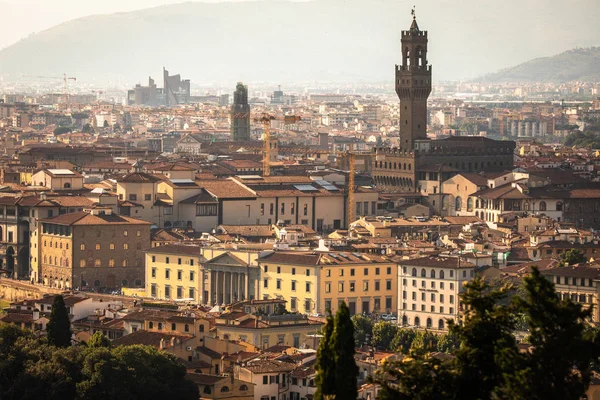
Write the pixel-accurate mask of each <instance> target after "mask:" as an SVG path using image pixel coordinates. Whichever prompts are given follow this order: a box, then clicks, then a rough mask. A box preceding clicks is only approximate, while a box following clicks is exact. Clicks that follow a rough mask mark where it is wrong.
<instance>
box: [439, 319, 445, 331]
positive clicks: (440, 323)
mask: <svg viewBox="0 0 600 400" xmlns="http://www.w3.org/2000/svg"><path fill="white" fill-rule="evenodd" d="M438 329H439V330H443V329H444V320H443V319H441V318H440V321H439V322H438Z"/></svg>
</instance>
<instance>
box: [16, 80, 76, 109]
mask: <svg viewBox="0 0 600 400" xmlns="http://www.w3.org/2000/svg"><path fill="white" fill-rule="evenodd" d="M21 77H23V78H36V79H61V80H62V81H63V97H64V99H65V109H68V108H69V107H70V104H69V95H68V91H67V83H68V81H73V82H75V81H76V80H77V78H75V77H72V76H67V74H66V73H65V74H63V76H32V75H21Z"/></svg>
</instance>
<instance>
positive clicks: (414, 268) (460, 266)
mask: <svg viewBox="0 0 600 400" xmlns="http://www.w3.org/2000/svg"><path fill="white" fill-rule="evenodd" d="M475 268H476V266H475V265H474V264H471V263H469V262H467V261H466V260H464V259H462V258H459V257H442V256H437V257H436V256H431V257H422V258H416V259H412V260H398V322H399V323H400V324H402V325H403V326H414V327H417V328H426V329H434V330H440V331H443V330H447V329H448V325H447V321H446V320H447V319H451V320H454V321H456V322H458V320H459V317H460V312H461V307H462V306H461V303H460V299H459V295H460V293H462V291H463V289H464V284H465V283H467V282H469V281H470V280H472V279H473V278H474V277H475Z"/></svg>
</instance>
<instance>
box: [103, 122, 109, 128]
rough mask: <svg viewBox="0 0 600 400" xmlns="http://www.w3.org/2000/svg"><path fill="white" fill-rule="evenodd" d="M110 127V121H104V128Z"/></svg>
mask: <svg viewBox="0 0 600 400" xmlns="http://www.w3.org/2000/svg"><path fill="white" fill-rule="evenodd" d="M109 126H110V125H108V121H107V120H104V127H105V128H108V127H109Z"/></svg>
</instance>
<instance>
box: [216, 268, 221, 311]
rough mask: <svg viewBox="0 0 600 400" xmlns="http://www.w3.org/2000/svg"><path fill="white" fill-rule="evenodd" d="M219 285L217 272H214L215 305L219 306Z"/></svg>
mask: <svg viewBox="0 0 600 400" xmlns="http://www.w3.org/2000/svg"><path fill="white" fill-rule="evenodd" d="M220 291H221V290H220V285H219V271H215V303H216V304H221V303H220V302H219V297H220V293H219V292H220Z"/></svg>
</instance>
